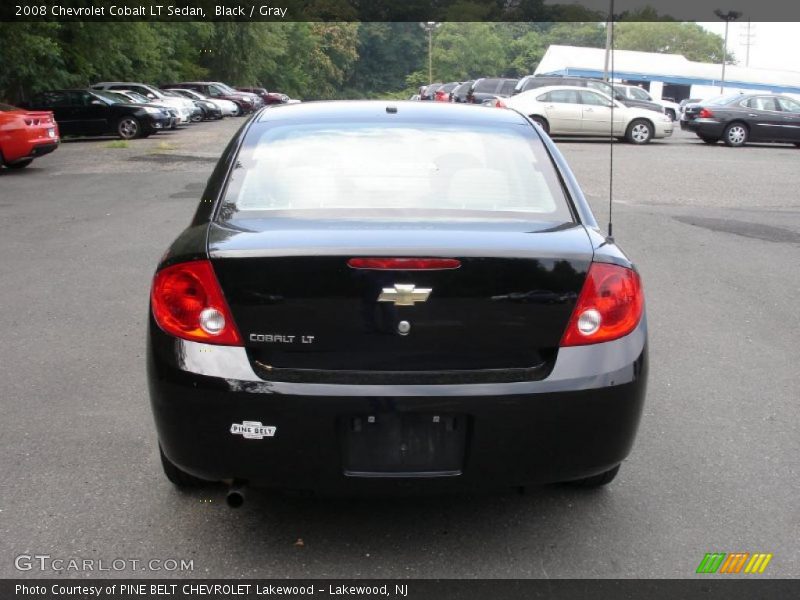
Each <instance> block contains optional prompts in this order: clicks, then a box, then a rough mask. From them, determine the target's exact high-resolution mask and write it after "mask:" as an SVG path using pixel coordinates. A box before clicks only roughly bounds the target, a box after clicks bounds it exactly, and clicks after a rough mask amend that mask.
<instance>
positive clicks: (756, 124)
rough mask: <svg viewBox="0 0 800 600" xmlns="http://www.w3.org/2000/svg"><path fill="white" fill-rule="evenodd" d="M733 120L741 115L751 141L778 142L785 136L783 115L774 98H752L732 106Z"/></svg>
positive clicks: (765, 96)
mask: <svg viewBox="0 0 800 600" xmlns="http://www.w3.org/2000/svg"><path fill="white" fill-rule="evenodd" d="M732 108H734V113H735V114H733V115H732V117H733V118H736V117H737V116H738V115H739V114H742V116H743V117H744V120H745V121H746V122H747V126H748V128H749V130H750V131H749V138H750V140H751V141H757V140H763V141H780V140H782V139H784V137H785V136H786V132H785V131H784V120H783V113H782V112H781V110H780V108H779V107H778V103H777V102H776V101H775V97H774V96H771V95H770V96H767V95H764V96H753V97H752V98H747V99H746V100H743V101H742V102H740V103H739V105H738V108H737V107H736V105H734V107H732Z"/></svg>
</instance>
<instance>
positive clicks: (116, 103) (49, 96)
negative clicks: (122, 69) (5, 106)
mask: <svg viewBox="0 0 800 600" xmlns="http://www.w3.org/2000/svg"><path fill="white" fill-rule="evenodd" d="M27 106H28V107H30V108H32V109H35V110H49V111H52V112H53V114H54V115H55V119H56V122H57V123H58V127H59V129H60V130H61V134H62V135H105V134H115V135H118V136H119V137H121V138H122V139H125V140H129V139H133V138H137V137H147V136H148V135H151V134H153V133H156V132H157V131H162V130H164V129H167V128H169V126H170V121H171V119H170V116H169V114H168V113H167V111H166V110H165V109H164V108H162V107H159V106H154V105H151V104H132V103H129V102H126V101H124V100H123V99H121V98H120V97H119V96H117V95H115V94H109V93H106V92H102V91H96V90H51V91H48V92H42V93H40V94H38V95H36V96H34V97H33V99H32V100H31V101H30V102H29V103H27Z"/></svg>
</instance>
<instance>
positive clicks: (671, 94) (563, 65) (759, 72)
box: [534, 45, 800, 102]
mask: <svg viewBox="0 0 800 600" xmlns="http://www.w3.org/2000/svg"><path fill="white" fill-rule="evenodd" d="M605 54H606V53H605V50H604V49H602V48H582V47H579V46H555V45H554V46H550V47H549V48H548V49H547V52H546V53H545V55H544V57H543V58H542V61H541V62H540V63H539V66H538V67H537V68H536V71H535V72H534V74H535V75H574V76H578V77H596V78H602V77H603V67H604V65H605ZM613 66H614V70H613V80H614V81H617V82H625V83H631V84H633V85H641V86H642V87H644V88H646V89H648V90H649V92H650V95H651V96H653V98H655V99H660V98H672V99H674V100H675V101H676V102H680V101H681V100H683V99H685V98H700V99H702V98H709V97H712V96H717V95H719V94H720V80H721V78H722V65H721V64H711V63H699V62H692V61H690V60H687V59H686V58H685V57H684V56H682V55H681V54H659V53H657V52H634V51H631V50H615V51H614V65H613ZM610 71H611V64H610V63H609V76H611V73H610ZM753 91H757V92H775V93H789V94H800V71H778V70H774V69H754V68H752V67H737V66H732V65H727V66H726V67H725V86H724V92H725V93H736V92H753Z"/></svg>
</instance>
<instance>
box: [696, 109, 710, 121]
mask: <svg viewBox="0 0 800 600" xmlns="http://www.w3.org/2000/svg"><path fill="white" fill-rule="evenodd" d="M697 116H698V117H699V118H701V119H711V118H713V117H714V113H713V112H711V111H710V110H708V109H707V108H701V109H700V112H699V113H697Z"/></svg>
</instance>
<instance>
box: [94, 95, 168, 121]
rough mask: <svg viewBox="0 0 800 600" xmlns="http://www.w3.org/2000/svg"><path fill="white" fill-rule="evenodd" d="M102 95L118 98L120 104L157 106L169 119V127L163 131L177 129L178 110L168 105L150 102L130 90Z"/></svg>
mask: <svg viewBox="0 0 800 600" xmlns="http://www.w3.org/2000/svg"><path fill="white" fill-rule="evenodd" d="M104 94H107V95H110V96H114V97H117V98H119V100H120V101H121V102H124V103H126V104H149V105H151V106H157V107H159V108H160V109H162V110H163V111H164V112H165V113H167V114H168V115H169V117H170V121H169V125H168V126H167V127H165V129H177V128H178V121H179V119H178V109H176V108H174V107H172V106H170V105H168V104H161V103H160V102H150V101H149V100H148V99H147V98H145V97H144V96H142V95H141V94H140V93H138V92H132V91H130V90H114V91H113V92H112V91H111V90H108V91H106V92H104Z"/></svg>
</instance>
